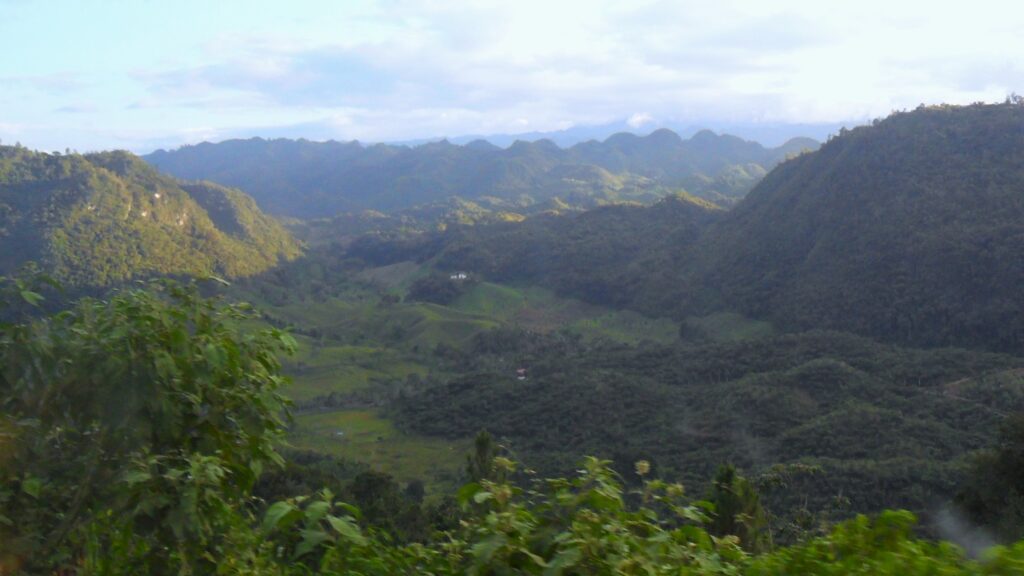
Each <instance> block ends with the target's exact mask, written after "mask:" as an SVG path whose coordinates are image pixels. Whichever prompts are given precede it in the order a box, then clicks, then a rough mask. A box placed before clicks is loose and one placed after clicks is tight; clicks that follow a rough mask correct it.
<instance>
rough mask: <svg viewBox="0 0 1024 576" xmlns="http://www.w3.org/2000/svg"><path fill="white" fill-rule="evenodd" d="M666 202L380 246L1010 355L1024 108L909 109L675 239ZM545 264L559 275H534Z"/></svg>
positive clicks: (666, 303)
mask: <svg viewBox="0 0 1024 576" xmlns="http://www.w3.org/2000/svg"><path fill="white" fill-rule="evenodd" d="M666 206H675V204H672V203H669V204H659V205H656V206H652V207H649V208H636V209H631V210H629V209H619V210H616V211H611V212H603V214H593V215H591V214H584V215H580V216H567V217H562V218H554V217H552V218H547V219H539V220H534V221H530V220H528V221H527V223H524V224H521V225H517V224H501V225H493V226H485V227H480V228H479V229H477V230H474V231H471V232H466V231H462V232H458V233H456V232H452V231H449V232H447V233H445V234H443V235H437V236H428V237H426V238H424V239H423V240H421V242H420V243H421V244H422V245H423V246H421V247H420V248H419V249H418V250H420V251H419V252H417V251H415V250H410V247H409V245H408V241H405V242H406V244H405V245H402V246H399V245H393V246H392V247H393V248H401V249H404V250H405V251H406V252H407V254H408V255H411V256H414V257H417V258H420V259H426V258H428V257H433V256H435V255H438V254H440V256H441V257H440V258H439V259H438V260H437V262H438V263H439V264H440V265H441V266H442V267H444V268H447V269H453V270H454V269H469V270H474V269H476V268H479V269H480V270H481V271H483V272H484V274H485V276H486V277H493V278H498V279H501V280H504V281H515V280H517V279H524V280H530V281H540V282H541V283H543V284H546V285H549V286H551V287H554V288H556V289H558V290H560V291H561V292H563V293H565V294H569V295H575V296H578V297H583V298H586V299H588V300H592V301H597V302H599V303H602V304H608V305H615V306H624V307H629V308H634V309H638V310H640V311H643V312H646V313H650V314H656V315H672V316H675V317H677V318H680V319H682V318H685V317H687V316H694V315H696V316H701V315H704V314H708V313H711V312H716V311H721V310H728V311H738V312H742V313H743V314H745V315H747V316H751V317H755V318H760V319H768V320H771V321H772V322H773V323H775V324H776V326H778V327H780V328H784V329H796V330H799V329H811V328H828V329H838V330H844V331H852V332H856V333H859V334H863V335H868V336H871V337H874V338H879V339H883V340H886V341H892V342H901V343H905V344H913V345H924V346H932V345H960V346H971V347H983V348H988V349H993V350H1000V351H1007V352H1014V353H1020V351H1021V350H1024V298H1021V289H1020V287H1021V286H1024V106H1019V105H1010V104H1001V105H974V106H967V107H953V106H941V107H930V108H921V109H918V110H915V111H913V112H906V113H897V114H894V115H893V116H891V117H889V118H887V119H885V120H882V121H878V122H876V123H875V124H874V125H873V126H865V127H861V128H857V129H854V130H852V131H846V132H844V133H843V134H841V135H840V136H838V137H836V138H834V139H832V140H830V141H829V142H828V143H827V144H825V145H824V146H823V147H822V148H821V149H820V150H818V151H816V152H813V153H809V154H803V155H800V156H798V157H796V158H794V159H791V160H789V161H787V162H784V163H783V164H781V165H780V166H778V167H777V168H776V169H775V170H774V171H773V172H772V173H771V174H769V175H768V176H767V177H766V178H765V179H764V180H763V181H762V182H761V183H760V184H758V185H757V186H756V187H755V188H754V190H753V191H751V193H750V194H749V196H748V197H747V198H746V199H744V200H743V201H742V202H740V203H739V204H738V205H737V206H736V207H735V208H733V209H732V210H729V211H720V212H719V213H717V214H715V215H713V216H711V217H709V218H702V219H700V220H699V222H700V223H699V225H697V226H695V227H692V226H691V227H690V228H689V232H688V233H687V234H686V235H684V236H685V239H683V237H682V236H680V235H679V232H678V229H679V227H680V225H681V224H684V223H688V222H690V221H689V220H687V218H689V216H686V215H683V216H680V217H679V218H680V219H679V220H678V221H677V220H676V219H675V218H673V217H672V216H671V215H672V213H673V211H666V210H664V208H665V207H666ZM613 214H614V215H615V217H612V215H613ZM617 218H622V219H624V220H623V221H622V222H621V223H620V222H617V221H616V219H617ZM467 237H471V238H472V241H468V240H467ZM355 248H356V249H357V250H358V249H360V248H361V246H360V245H356V246H355ZM424 249H426V250H427V251H426V252H423V251H422V250H424ZM376 250H377V253H378V254H381V253H388V250H387V249H386V247H382V246H376ZM581 250H583V252H580V251H581ZM531 251H532V252H531ZM361 255H362V254H361ZM588 255H589V256H593V257H595V258H598V259H597V260H593V259H588V257H587V256H588ZM545 263H557V265H558V270H557V272H554V271H550V272H547V273H543V274H538V273H536V269H537V268H538V267H541V268H543V267H544V266H545ZM545 269H551V270H553V268H552V266H547V268H545Z"/></svg>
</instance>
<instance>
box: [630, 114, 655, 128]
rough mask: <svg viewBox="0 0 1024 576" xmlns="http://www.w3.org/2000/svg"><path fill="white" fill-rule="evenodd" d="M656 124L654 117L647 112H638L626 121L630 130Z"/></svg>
mask: <svg viewBox="0 0 1024 576" xmlns="http://www.w3.org/2000/svg"><path fill="white" fill-rule="evenodd" d="M651 122H654V117H653V116H651V115H650V114H648V113H646V112H637V113H635V114H633V115H632V116H630V117H629V120H626V124H629V126H630V128H634V129H635V128H640V127H641V126H643V125H644V124H650V123H651Z"/></svg>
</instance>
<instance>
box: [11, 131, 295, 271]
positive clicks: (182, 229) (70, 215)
mask: <svg viewBox="0 0 1024 576" xmlns="http://www.w3.org/2000/svg"><path fill="white" fill-rule="evenodd" d="M0 246H2V247H3V249H2V250H0V273H9V272H12V271H13V270H15V269H17V268H18V267H19V266H21V265H22V264H23V263H25V262H27V261H30V260H33V261H37V262H40V263H41V264H42V265H43V267H44V269H45V270H47V271H48V272H50V273H51V274H52V275H53V276H55V277H56V278H57V279H59V280H61V281H63V282H66V283H68V284H71V285H109V284H112V283H116V282H121V281H124V280H128V279H130V278H133V277H139V276H148V275H168V274H170V275H177V274H196V275H198V274H217V275H223V276H228V277H234V276H247V275H251V274H255V273H257V272H261V271H263V270H266V269H268V268H270V267H272V266H274V265H276V264H277V263H278V262H279V261H283V260H287V259H291V258H293V257H295V256H296V255H298V253H299V248H298V245H297V244H296V242H295V241H294V240H293V239H292V238H291V236H290V235H289V234H288V233H287V232H286V231H285V230H284V229H283V228H282V227H281V225H280V224H278V223H277V222H276V221H275V220H273V219H272V218H270V217H268V216H266V215H265V214H263V213H262V212H260V210H259V208H257V207H256V204H255V203H254V202H253V200H252V199H251V198H249V197H248V196H246V195H245V194H243V193H242V192H240V191H238V190H234V189H230V188H225V187H223V186H220V185H217V184H212V183H209V182H194V183H185V182H179V181H177V180H174V179H173V178H170V177H167V176H164V175H161V174H159V173H158V172H156V170H154V169H153V168H152V167H150V166H149V165H148V164H146V163H145V162H143V161H142V160H140V159H139V158H138V157H135V156H133V155H131V154H129V153H127V152H104V153H98V154H86V155H78V154H73V155H59V154H46V153H41V152H33V151H30V150H27V149H25V148H21V147H10V146H3V147H0Z"/></svg>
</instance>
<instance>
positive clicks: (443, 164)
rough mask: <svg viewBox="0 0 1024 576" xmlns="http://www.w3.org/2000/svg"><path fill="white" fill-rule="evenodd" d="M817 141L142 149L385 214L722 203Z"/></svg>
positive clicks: (344, 208)
mask: <svg viewBox="0 0 1024 576" xmlns="http://www.w3.org/2000/svg"><path fill="white" fill-rule="evenodd" d="M816 146H817V143H816V142H814V141H813V140H809V139H794V140H791V141H790V142H788V143H786V144H785V145H783V146H780V147H778V148H764V147H762V146H761V145H760V144H757V143H754V142H747V141H744V140H741V139H739V138H736V137H734V136H718V135H715V134H713V133H711V132H708V131H704V132H700V133H698V134H697V135H696V136H694V137H693V138H692V139H689V140H682V139H681V138H679V136H677V135H676V134H675V133H673V132H671V131H669V130H658V131H656V132H653V133H652V134H650V135H648V136H644V137H640V136H635V135H633V134H627V133H623V134H617V135H614V136H612V137H610V138H608V139H607V140H605V141H604V142H597V141H590V142H585V143H582V144H578V145H576V146H573V147H571V148H565V149H563V148H559V147H558V146H557V145H555V144H554V143H553V142H551V141H549V140H539V141H536V142H522V141H520V142H516V143H514V144H512V145H511V146H509V147H508V148H499V147H496V146H492V145H490V144H488V143H486V142H483V141H474V142H470V143H469V144H467V145H465V146H456V145H454V144H451V143H449V142H447V141H441V142H434V143H429V144H424V145H421V146H417V147H414V148H410V147H405V146H389V145H384V144H377V145H372V146H363V145H362V144H360V143H358V142H347V143H341V142H333V141H332V142H322V143H321V142H310V141H307V140H284V139H279V140H263V139H259V138H254V139H250V140H230V141H227V142H222V143H219V144H210V143H203V144H198V145H195V146H185V147H182V148H179V149H177V150H172V151H165V150H158V151H156V152H153V153H152V154H149V155H147V156H145V157H144V158H145V159H146V161H147V162H150V163H151V164H152V165H153V166H156V167H157V168H158V169H160V170H162V171H164V172H167V173H169V174H172V175H174V176H177V177H180V178H187V179H204V180H212V181H215V182H219V183H221V184H225V185H230V186H237V187H239V188H242V189H244V190H246V191H247V192H249V193H250V194H252V195H253V197H254V198H255V199H256V200H257V202H258V203H259V204H260V206H261V207H262V208H263V209H264V210H267V211H269V212H272V213H275V214H281V215H287V216H294V217H300V218H311V217H324V216H331V215H334V214H338V213H342V212H358V211H362V210H379V211H396V210H402V209H407V208H412V207H416V206H420V205H423V204H430V203H433V202H438V201H446V200H448V199H449V198H451V197H453V196H457V197H460V198H464V199H466V200H471V201H480V200H485V201H487V202H490V203H493V204H500V205H502V206H503V207H505V208H507V207H508V206H519V207H525V206H532V205H535V204H541V203H544V202H546V201H550V200H552V199H554V198H559V199H562V200H563V201H568V202H569V203H570V204H574V205H582V206H583V207H589V206H588V204H589V205H596V204H599V203H602V202H605V203H606V202H616V201H623V200H639V201H643V202H651V201H653V200H656V199H657V198H659V197H662V196H665V195H666V194H670V193H673V192H678V191H680V190H686V191H687V192H689V193H691V194H693V195H696V196H699V197H702V198H706V199H709V200H712V201H714V202H718V203H720V204H730V203H733V202H735V201H736V200H737V199H738V198H740V197H742V196H743V195H744V194H746V192H747V191H749V190H750V188H751V186H753V184H754V183H756V181H757V180H758V179H760V178H761V177H762V176H763V175H764V174H765V173H766V172H767V171H768V170H769V169H771V167H773V166H774V165H775V164H777V163H778V162H780V161H782V160H783V159H785V158H786V157H787V156H788V155H791V154H795V153H798V152H800V151H802V150H804V149H807V148H813V147H816Z"/></svg>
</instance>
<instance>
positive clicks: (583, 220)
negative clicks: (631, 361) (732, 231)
mask: <svg viewBox="0 0 1024 576" xmlns="http://www.w3.org/2000/svg"><path fill="white" fill-rule="evenodd" d="M724 214H725V211H724V210H722V209H720V208H718V207H716V206H715V205H713V204H710V203H709V202H707V201H702V200H699V199H697V198H694V197H692V196H688V195H685V194H683V195H675V196H669V197H666V198H664V199H662V200H661V201H659V202H658V203H656V204H654V205H652V206H606V207H602V208H597V209H594V210H589V211H586V212H582V213H568V214H546V215H539V216H534V217H532V218H528V219H526V220H524V221H522V222H501V223H493V224H487V225H482V226H455V227H451V228H449V229H447V230H445V231H444V232H438V233H434V234H421V235H413V236H408V235H405V236H399V237H397V238H396V237H394V236H392V235H370V236H365V237H363V238H360V239H358V240H356V241H355V242H354V243H353V244H352V245H351V246H350V248H349V254H350V255H351V256H353V257H355V258H359V259H361V260H363V261H365V262H369V263H373V264H378V265H381V264H390V263H393V262H400V261H403V260H418V261H421V262H422V261H427V260H432V262H433V263H434V265H435V266H437V267H438V268H441V269H443V270H447V271H451V272H455V271H471V272H473V273H474V274H479V275H482V276H483V277H485V278H488V279H492V280H496V281H499V282H511V283H527V284H539V285H542V286H547V287H549V288H552V289H554V290H556V291H557V292H559V293H561V294H564V295H571V296H573V297H577V298H582V299H585V300H587V301H589V302H593V303H596V304H601V305H606V306H614V307H630V306H632V305H633V304H634V303H635V294H634V293H633V291H634V290H636V289H639V288H642V287H644V286H647V285H649V284H650V283H652V282H653V281H654V279H655V278H662V277H663V276H664V275H665V274H666V273H670V272H671V271H673V270H677V269H680V268H686V267H688V266H689V264H688V261H689V258H690V256H689V251H690V249H691V248H692V246H693V244H694V243H695V242H697V240H698V239H699V238H700V237H701V235H702V234H703V232H704V230H705V229H706V228H707V227H708V226H709V225H710V224H712V223H713V222H716V221H717V220H719V219H720V218H722V217H723V215H724ZM670 289H674V287H670ZM655 315H662V314H660V313H657V312H656V313H655Z"/></svg>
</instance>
